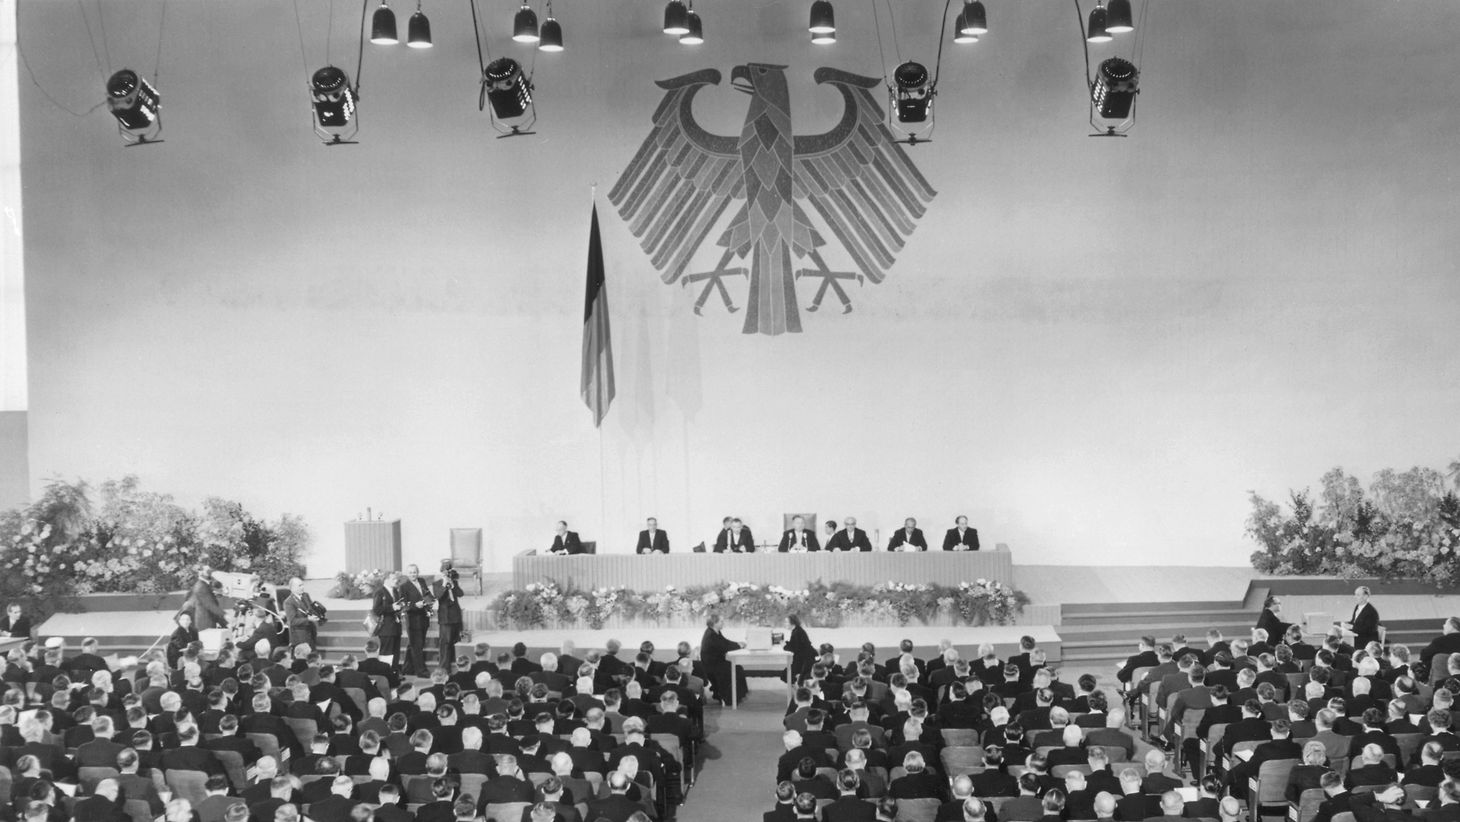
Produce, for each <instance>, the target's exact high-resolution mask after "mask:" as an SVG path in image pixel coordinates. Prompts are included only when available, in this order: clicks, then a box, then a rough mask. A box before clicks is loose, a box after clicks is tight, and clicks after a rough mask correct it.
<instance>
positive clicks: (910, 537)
mask: <svg viewBox="0 0 1460 822" xmlns="http://www.w3.org/2000/svg"><path fill="white" fill-rule="evenodd" d="M887 550H889V551H926V550H928V541H927V540H926V539H925V538H923V531H922V529H921V528H919V527H918V521H917V520H916V519H914V518H912V517H908V518H907V519H906V520H904V521H903V524H902V528H900V529H898V530H896V531H893V532H892V539H890V540H888V541H887Z"/></svg>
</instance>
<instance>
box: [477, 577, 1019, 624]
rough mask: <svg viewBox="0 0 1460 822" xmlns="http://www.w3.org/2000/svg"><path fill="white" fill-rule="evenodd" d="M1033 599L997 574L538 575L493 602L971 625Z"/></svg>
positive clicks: (648, 615)
mask: <svg viewBox="0 0 1460 822" xmlns="http://www.w3.org/2000/svg"><path fill="white" fill-rule="evenodd" d="M1027 604H1029V597H1028V596H1026V595H1025V594H1024V592H1023V591H1016V590H1014V589H1012V588H1010V587H1008V586H1007V585H1003V584H1001V583H999V582H995V581H992V580H984V579H979V580H975V581H973V582H960V583H958V584H957V585H915V584H909V583H900V582H886V583H878V584H877V585H871V586H866V585H852V584H850V583H846V582H837V583H833V584H830V585H828V584H826V583H824V582H821V581H820V580H818V581H816V582H813V583H809V584H808V585H807V586H806V587H805V588H801V589H797V590H792V589H788V588H783V587H781V586H779V585H753V584H750V583H745V582H721V583H718V584H716V585H696V586H691V587H689V588H683V589H680V588H675V587H674V586H672V585H671V586H667V587H666V588H665V589H664V590H662V591H633V590H630V589H628V588H623V587H618V588H595V589H592V590H588V589H584V588H580V587H578V586H576V585H574V584H573V582H572V581H571V580H570V581H568V582H567V583H559V582H557V581H556V580H549V581H548V582H543V583H533V584H531V585H528V586H527V587H526V588H525V589H523V590H520V591H506V592H504V593H502V594H501V595H499V596H498V597H497V598H496V599H495V600H493V601H492V604H491V606H490V610H491V613H492V616H493V618H494V619H495V620H496V623H497V625H498V626H499V627H501V628H506V629H525V628H544V627H572V626H587V627H590V628H594V629H597V628H602V627H603V626H604V624H605V623H606V622H607V621H608V620H609V619H612V618H623V619H646V620H653V621H656V622H663V621H668V620H676V619H678V620H686V619H696V620H697V619H701V618H703V617H704V615H705V614H708V613H711V612H714V613H719V614H721V615H722V616H724V617H725V618H726V619H728V620H730V621H732V622H745V623H749V624H752V625H778V624H781V623H782V622H784V621H785V620H786V617H787V616H789V615H791V614H800V615H801V618H802V620H803V621H804V622H805V624H806V625H808V626H811V627H818V628H831V627H836V626H838V625H840V624H842V622H843V620H845V619H847V618H848V617H855V618H861V619H863V620H880V621H888V622H896V623H898V624H899V625H907V624H910V623H912V622H914V621H917V622H922V623H924V624H926V623H928V622H931V621H932V620H934V619H937V618H940V617H944V616H946V617H951V618H952V619H953V621H954V622H956V623H962V624H966V625H986V624H995V625H1008V624H1010V623H1012V622H1013V621H1014V619H1015V618H1016V617H1018V615H1019V614H1020V613H1021V612H1022V611H1023V610H1024V606H1025V605H1027Z"/></svg>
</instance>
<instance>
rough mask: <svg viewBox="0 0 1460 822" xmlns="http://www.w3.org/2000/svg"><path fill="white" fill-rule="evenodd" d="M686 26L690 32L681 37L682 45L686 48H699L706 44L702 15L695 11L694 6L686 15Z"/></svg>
mask: <svg viewBox="0 0 1460 822" xmlns="http://www.w3.org/2000/svg"><path fill="white" fill-rule="evenodd" d="M684 25H685V28H686V29H688V31H686V32H685V33H684V34H681V35H679V42H680V43H682V44H684V45H686V46H698V45H699V44H701V43H703V42H705V24H704V22H703V21H701V20H700V13H699V12H697V11H695V10H694V7H693V6H691V7H690V9H689V11H688V12H686V13H685V21H684Z"/></svg>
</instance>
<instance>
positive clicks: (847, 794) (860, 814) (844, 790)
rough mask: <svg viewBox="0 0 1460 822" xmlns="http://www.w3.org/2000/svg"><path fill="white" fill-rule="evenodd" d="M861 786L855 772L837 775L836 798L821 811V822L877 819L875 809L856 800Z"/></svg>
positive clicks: (854, 821)
mask: <svg viewBox="0 0 1460 822" xmlns="http://www.w3.org/2000/svg"><path fill="white" fill-rule="evenodd" d="M861 784H862V780H861V779H860V778H859V777H858V776H857V773H856V771H850V770H843V771H842V772H841V773H838V774H837V775H836V788H837V798H836V799H833V800H832V801H831V803H830V804H828V805H826V806H825V807H823V808H822V809H821V819H822V822H873V820H875V819H876V818H877V809H876V808H873V807H872V806H871V805H870V804H868V803H867V802H864V801H862V800H861V799H858V798H857V789H858V788H859V787H860V786H861Z"/></svg>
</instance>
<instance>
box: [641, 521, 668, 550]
mask: <svg viewBox="0 0 1460 822" xmlns="http://www.w3.org/2000/svg"><path fill="white" fill-rule="evenodd" d="M645 524H646V525H648V526H649V527H648V528H645V529H644V530H642V531H640V532H639V541H638V543H637V544H636V545H635V546H634V552H635V553H639V554H667V553H669V534H668V533H667V532H665V531H661V530H659V520H657V519H655V518H654V517H649V519H648V520H646V522H645Z"/></svg>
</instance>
